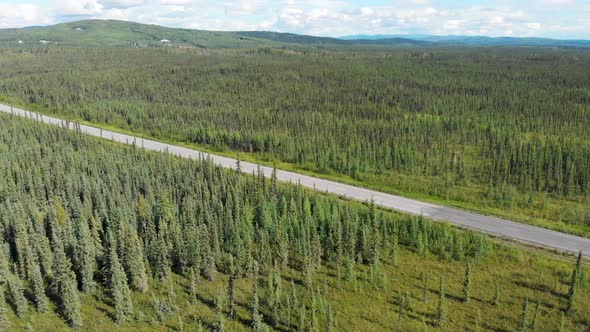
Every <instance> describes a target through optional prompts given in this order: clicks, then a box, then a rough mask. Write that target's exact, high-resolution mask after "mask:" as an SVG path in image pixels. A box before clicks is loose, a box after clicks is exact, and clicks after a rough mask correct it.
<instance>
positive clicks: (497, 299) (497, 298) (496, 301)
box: [492, 284, 501, 306]
mask: <svg viewBox="0 0 590 332" xmlns="http://www.w3.org/2000/svg"><path fill="white" fill-rule="evenodd" d="M500 292H501V290H500V285H498V284H496V292H495V293H494V298H493V299H492V304H493V305H495V306H498V305H500Z"/></svg>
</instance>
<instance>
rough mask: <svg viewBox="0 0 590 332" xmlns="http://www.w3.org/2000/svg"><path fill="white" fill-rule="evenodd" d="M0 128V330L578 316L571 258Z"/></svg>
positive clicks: (552, 323)
mask: <svg viewBox="0 0 590 332" xmlns="http://www.w3.org/2000/svg"><path fill="white" fill-rule="evenodd" d="M0 122H1V123H2V126H0V158H1V160H2V162H1V163H0V175H1V176H0V331H4V330H6V331H13V330H14V331H17V330H18V331H20V330H36V331H55V330H65V329H68V328H77V329H79V330H87V331H107V330H109V331H112V330H117V331H137V330H142V331H163V330H173V331H206V330H211V331H246V330H253V331H267V330H268V331H270V330H276V331H382V330H383V331H385V330H387V331H392V330H394V331H462V330H469V331H484V330H486V331H487V330H490V331H514V330H518V331H527V330H528V331H587V329H588V328H590V320H589V318H590V311H589V305H590V302H589V301H590V290H589V289H588V287H587V284H588V275H587V272H586V268H585V267H584V266H583V262H582V261H581V259H580V257H578V259H577V260H576V261H569V260H564V258H559V257H556V258H549V257H548V256H546V255H545V254H536V253H535V252H528V251H524V250H523V249H520V248H513V247H507V246H505V245H504V244H500V243H498V242H496V241H495V240H491V239H489V238H488V237H487V236H485V235H481V234H476V233H471V232H465V231H460V230H457V229H455V228H452V227H450V226H448V225H445V224H440V223H431V222H430V221H428V220H425V219H423V218H416V217H408V216H405V215H402V214H397V213H391V212H386V211H380V210H378V209H376V208H375V206H374V205H373V204H371V202H366V204H360V203H355V202H346V201H342V200H340V199H338V198H335V197H330V196H327V195H324V194H322V193H318V192H313V191H310V190H306V189H303V188H301V187H299V186H295V185H286V184H280V183H277V182H276V181H275V180H274V179H265V178H263V177H261V176H257V175H256V174H253V175H243V174H241V173H240V172H236V171H231V170H224V169H221V168H219V167H216V166H214V165H213V164H212V163H211V162H210V161H208V160H201V161H191V160H184V159H180V158H178V157H175V156H172V155H166V154H158V153H148V152H146V151H143V150H142V149H141V148H139V147H128V146H120V145H118V144H115V143H112V142H108V141H100V140H99V139H96V138H92V137H89V136H86V135H83V134H80V133H76V132H72V131H68V130H65V129H62V128H58V127H49V126H46V125H43V124H40V123H35V122H33V121H30V120H25V119H17V118H13V117H11V116H8V115H0Z"/></svg>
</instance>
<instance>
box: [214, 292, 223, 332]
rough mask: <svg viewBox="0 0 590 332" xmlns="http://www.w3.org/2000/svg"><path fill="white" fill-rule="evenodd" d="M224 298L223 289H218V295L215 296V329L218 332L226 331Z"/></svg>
mask: <svg viewBox="0 0 590 332" xmlns="http://www.w3.org/2000/svg"><path fill="white" fill-rule="evenodd" d="M223 299H224V296H223V293H222V292H221V290H218V291H217V296H216V297H215V331H217V332H224V331H225V317H224V316H223V309H224V307H225V303H224V300H223Z"/></svg>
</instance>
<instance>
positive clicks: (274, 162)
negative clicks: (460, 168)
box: [0, 96, 590, 237]
mask: <svg viewBox="0 0 590 332" xmlns="http://www.w3.org/2000/svg"><path fill="white" fill-rule="evenodd" d="M0 102H4V103H7V104H11V105H14V106H18V107H22V108H25V109H28V110H31V111H35V112H38V113H41V114H45V115H54V116H55V115H58V116H60V117H62V118H65V119H68V120H72V121H79V122H80V123H83V124H86V125H90V126H94V127H98V128H103V129H105V130H110V131H113V132H119V133H123V134H128V135H134V136H138V137H141V138H146V139H153V140H157V141H160V142H164V143H168V144H173V145H178V146H182V147H186V148H191V149H196V150H200V151H203V152H208V153H212V154H216V155H220V156H225V157H230V158H236V159H237V158H239V159H240V160H242V161H248V162H253V163H257V164H260V165H265V166H270V167H276V168H278V169H282V170H285V171H292V172H297V173H300V174H305V175H310V176H314V177H318V178H321V179H326V180H332V181H337V182H341V183H346V184H350V185H354V186H358V187H364V188H368V189H372V190H376V191H381V192H385V193H390V194H395V195H400V196H404V197H408V198H413V199H418V200H421V201H425V202H430V203H435V204H440V205H444V206H450V207H456V208H460V209H464V210H469V211H473V212H477V213H481V214H484V215H492V216H497V217H501V218H505V219H508V220H513V221H517V222H521V223H525V224H529V225H534V226H539V227H543V228H547V229H551V230H555V231H560V232H564V233H569V234H574V235H578V236H583V237H590V225H581V224H571V223H566V222H563V220H562V218H563V213H564V211H565V212H566V213H572V211H576V209H577V208H579V207H580V204H583V202H586V201H587V200H588V198H586V197H578V198H576V199H564V198H560V197H551V198H550V199H548V197H545V196H544V195H543V194H535V195H534V196H532V197H533V204H528V203H527V202H521V204H513V205H512V206H508V207H494V206H488V205H484V204H481V203H480V204H478V203H476V202H473V201H471V200H472V199H473V198H474V197H479V195H481V192H482V191H483V190H484V188H478V187H474V186H473V185H471V186H456V187H455V188H453V190H452V191H451V192H450V193H449V195H447V197H448V198H443V197H440V196H439V195H436V193H433V194H430V195H429V194H425V193H423V192H419V191H418V190H419V189H418V188H428V187H431V186H429V181H431V180H430V179H428V178H424V177H420V176H408V175H403V174H391V176H390V177H384V176H377V175H368V176H364V177H363V178H362V179H355V178H352V177H350V176H348V175H342V174H337V173H334V172H326V171H319V170H317V169H316V168H315V167H313V166H311V165H309V166H302V165H296V164H292V163H288V162H284V161H281V160H278V159H276V158H275V157H273V156H271V155H269V154H256V153H246V152H236V151H232V150H229V149H227V148H225V147H217V148H214V147H210V146H205V145H201V144H195V143H188V142H182V141H178V140H174V139H171V138H170V137H168V136H166V135H164V134H160V135H157V136H153V135H150V133H147V132H144V131H132V130H128V129H124V128H120V127H117V126H113V125H108V124H104V123H94V122H89V121H83V120H80V119H79V118H75V117H72V116H71V115H64V114H61V113H60V112H57V111H55V110H50V109H47V108H45V107H42V106H40V105H37V104H31V103H25V102H22V101H21V100H18V99H16V98H12V97H9V96H0ZM412 188H414V189H412ZM523 197H524V196H522V197H520V198H521V199H522V198H523ZM560 219H561V220H560Z"/></svg>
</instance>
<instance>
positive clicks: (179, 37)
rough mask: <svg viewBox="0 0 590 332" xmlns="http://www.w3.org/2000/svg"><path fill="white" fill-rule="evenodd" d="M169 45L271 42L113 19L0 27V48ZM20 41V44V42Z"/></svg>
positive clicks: (264, 45) (239, 45)
mask: <svg viewBox="0 0 590 332" xmlns="http://www.w3.org/2000/svg"><path fill="white" fill-rule="evenodd" d="M162 40H169V41H170V43H169V45H172V46H186V47H207V48H215V47H267V46H273V45H275V43H274V42H272V41H269V40H263V39H256V38H249V37H245V36H239V35H237V34H235V33H231V32H214V31H201V30H188V29H173V28H166V27H162V26H157V25H147V24H139V23H134V22H124V21H115V20H88V21H78V22H71V23H63V24H57V25H53V26H47V27H33V28H24V29H2V30H0V45H1V46H3V47H14V46H23V47H36V46H49V45H59V46H73V47H99V46H111V47H112V46H114V47H129V46H132V47H150V46H164V45H166V44H167V43H161V41H162ZM19 41H21V42H22V43H19Z"/></svg>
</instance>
